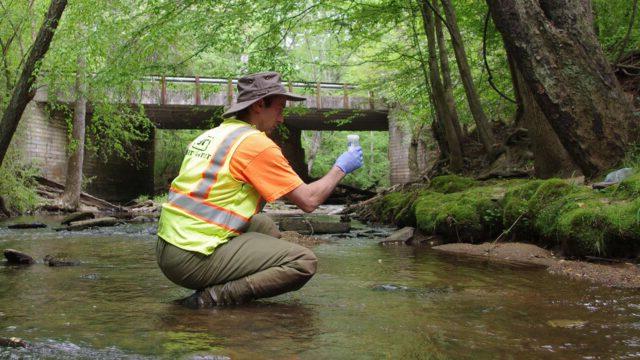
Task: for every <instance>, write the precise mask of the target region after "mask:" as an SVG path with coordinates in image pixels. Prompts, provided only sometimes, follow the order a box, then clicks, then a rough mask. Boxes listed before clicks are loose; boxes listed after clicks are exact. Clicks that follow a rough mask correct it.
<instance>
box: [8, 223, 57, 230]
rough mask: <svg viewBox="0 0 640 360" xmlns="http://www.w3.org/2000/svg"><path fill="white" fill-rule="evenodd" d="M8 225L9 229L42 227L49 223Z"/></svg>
mask: <svg viewBox="0 0 640 360" xmlns="http://www.w3.org/2000/svg"><path fill="white" fill-rule="evenodd" d="M7 227H8V228H9V229H41V228H46V227H47V225H46V224H43V223H39V222H36V223H23V224H11V225H9V226H7Z"/></svg>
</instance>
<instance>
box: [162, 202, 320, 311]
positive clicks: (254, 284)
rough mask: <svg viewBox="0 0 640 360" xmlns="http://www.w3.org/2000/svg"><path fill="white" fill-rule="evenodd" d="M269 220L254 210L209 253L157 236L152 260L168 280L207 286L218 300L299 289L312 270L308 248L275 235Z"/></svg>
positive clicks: (239, 300)
mask: <svg viewBox="0 0 640 360" xmlns="http://www.w3.org/2000/svg"><path fill="white" fill-rule="evenodd" d="M273 235H275V236H279V231H278V229H277V228H276V226H275V224H274V222H273V220H271V219H270V218H269V217H268V216H266V215H263V214H257V215H254V216H253V217H252V218H251V223H250V225H249V228H248V229H247V232H245V233H244V234H242V235H240V236H237V237H235V238H233V239H231V240H229V242H227V243H225V244H223V245H220V246H219V247H218V248H217V249H216V250H215V251H214V252H213V254H211V255H208V256H207V255H203V254H200V253H197V252H192V251H187V250H183V249H181V248H179V247H177V246H174V245H172V244H169V243H167V242H166V241H164V240H163V239H162V238H160V237H158V244H157V246H156V259H157V261H158V265H159V266H160V269H161V270H162V272H163V273H164V274H165V276H166V277H167V278H169V280H171V281H173V282H174V283H176V284H178V285H180V286H184V287H186V288H189V289H194V290H200V289H204V290H207V291H209V293H210V294H211V296H212V298H213V299H214V300H215V301H216V303H218V304H237V303H242V302H246V301H249V300H252V299H257V298H265V297H271V296H276V295H279V294H282V293H285V292H289V291H293V290H298V289H300V288H301V287H302V286H303V285H304V284H305V283H306V282H307V281H309V279H311V277H312V276H313V274H315V272H316V263H317V259H316V256H315V255H314V254H313V252H311V250H309V249H307V248H305V247H303V246H300V245H297V244H293V243H291V242H288V241H285V240H280V239H278V238H276V237H274V236H273Z"/></svg>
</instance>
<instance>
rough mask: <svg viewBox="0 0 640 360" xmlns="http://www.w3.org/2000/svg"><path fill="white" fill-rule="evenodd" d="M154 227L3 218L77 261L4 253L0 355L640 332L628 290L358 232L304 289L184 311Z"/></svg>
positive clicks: (605, 346)
mask: <svg viewBox="0 0 640 360" xmlns="http://www.w3.org/2000/svg"><path fill="white" fill-rule="evenodd" d="M56 221H59V220H56ZM50 222H51V223H55V221H54V220H51V221H50ZM152 228H153V226H152V225H148V224H144V225H136V226H129V225H128V226H122V227H116V228H112V229H110V230H106V229H101V230H99V231H93V230H92V231H83V232H77V233H57V232H54V231H52V230H51V229H35V230H33V231H31V230H29V231H14V230H7V229H6V228H4V227H3V225H2V223H1V222H0V249H2V248H16V249H18V250H22V251H24V252H26V253H28V254H30V255H32V256H33V257H34V258H36V259H38V260H41V259H42V258H43V257H44V256H45V255H47V254H52V255H56V254H62V253H63V254H64V256H65V257H68V258H71V259H77V260H80V261H81V264H80V266H74V267H66V268H50V267H48V266H45V265H43V264H42V263H40V264H36V265H33V266H30V267H10V266H0V337H11V336H17V337H22V338H24V339H25V340H27V341H28V342H30V343H31V344H32V347H31V348H30V349H27V350H11V349H0V359H3V358H34V359H39V358H47V357H48V358H56V359H58V358H73V359H76V358H82V359H94V358H97V359H110V358H118V359H120V358H144V357H151V358H157V357H160V358H172V359H173V358H182V357H186V358H193V357H198V356H201V357H205V356H208V357H209V358H215V357H216V356H226V357H231V358H240V359H244V358H250V359H259V358H269V359H270V358H303V359H327V358H336V359H343V358H348V359H352V358H354V359H355V358H364V359H369V358H374V359H377V358H403V359H404V358H414V359H421V358H470V357H471V358H496V357H498V358H547V357H553V358H581V357H587V358H588V357H594V358H618V357H625V356H632V355H633V354H634V353H636V352H637V349H638V348H639V347H638V345H639V344H640V340H639V339H640V325H638V324H640V294H639V293H638V292H637V291H630V290H618V289H606V288H602V287H598V286H594V285H593V284H589V283H582V282H576V281H570V280H567V279H565V278H561V277H555V276H551V275H548V274H547V273H546V272H545V271H543V270H540V269H536V268H521V267H518V266H502V265H496V264H492V263H487V262H484V261H477V260H469V259H467V258H457V257H455V256H454V257H451V256H444V255H441V254H438V253H434V252H433V251H429V250H427V249H414V248H408V247H395V248H394V247H381V246H378V245H377V239H372V238H365V237H356V238H345V239H342V238H341V239H337V238H329V239H328V243H326V244H323V245H319V246H317V247H316V248H315V249H314V251H315V253H316V254H317V255H318V257H319V259H320V261H319V268H318V273H317V275H316V276H315V277H314V278H313V279H312V280H311V281H310V282H309V283H308V284H307V285H306V286H305V287H303V288H302V289H301V290H300V291H297V292H294V293H289V294H285V295H283V296H278V297H276V298H273V299H268V301H263V302H256V303H253V304H250V305H247V306H242V307H230V308H215V309H203V310H198V311H193V310H191V309H186V308H182V307H180V306H178V305H173V304H172V303H171V301H172V300H175V299H178V298H181V297H184V296H186V295H188V294H189V291H187V290H185V289H181V288H179V287H177V286H176V285H174V284H172V283H171V282H169V281H168V280H167V279H166V278H165V277H164V276H163V275H162V273H161V272H160V270H159V269H158V268H157V265H156V263H155V258H154V247H155V237H154V236H153V235H150V234H149V230H150V229H152ZM385 285H389V286H385Z"/></svg>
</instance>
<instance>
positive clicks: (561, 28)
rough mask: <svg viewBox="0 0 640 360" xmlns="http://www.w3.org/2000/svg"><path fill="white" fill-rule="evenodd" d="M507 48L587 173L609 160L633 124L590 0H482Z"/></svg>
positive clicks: (614, 159) (618, 153)
mask: <svg viewBox="0 0 640 360" xmlns="http://www.w3.org/2000/svg"><path fill="white" fill-rule="evenodd" d="M487 4H488V5H489V8H490V10H491V15H492V17H493V20H494V22H495V24H496V27H497V28H498V30H499V31H500V33H502V36H503V38H504V41H505V46H506V48H507V51H508V52H509V53H510V54H511V56H513V58H514V60H515V64H516V66H517V68H518V70H519V71H520V72H521V74H522V75H523V77H524V80H525V82H526V84H527V85H528V87H529V89H530V90H531V93H532V94H533V96H534V98H535V100H536V102H537V103H538V105H539V106H540V109H541V110H542V112H543V113H544V115H545V116H546V118H547V119H548V121H549V123H550V125H551V127H552V128H553V129H554V131H555V133H556V134H557V135H558V138H559V139H560V142H561V143H562V144H563V146H564V148H565V149H566V150H567V152H568V153H569V155H570V156H571V158H572V160H573V161H574V162H575V164H577V165H578V166H579V167H580V169H581V170H582V171H583V173H584V174H585V175H586V176H588V177H593V176H596V175H597V174H599V173H601V172H603V171H605V170H607V169H611V168H614V167H615V166H617V165H619V163H620V161H621V160H622V159H623V157H624V155H625V150H626V145H627V144H628V143H629V141H630V140H631V141H632V140H636V139H630V136H629V135H628V134H629V131H632V130H634V131H635V129H634V126H635V125H634V124H636V123H637V121H638V120H637V118H635V117H634V115H633V112H632V107H631V103H630V101H629V99H628V98H627V97H626V95H625V94H624V93H623V91H622V89H621V88H620V85H619V84H618V81H617V80H616V78H615V76H614V75H613V72H612V71H611V68H610V66H609V63H608V62H607V60H606V58H605V56H604V53H603V51H602V48H601V46H600V44H599V42H598V40H597V38H596V36H595V33H594V30H593V11H592V7H591V2H590V1H589V0H562V1H560V0H519V1H512V0H487Z"/></svg>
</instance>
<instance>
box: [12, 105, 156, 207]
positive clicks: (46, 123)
mask: <svg viewBox="0 0 640 360" xmlns="http://www.w3.org/2000/svg"><path fill="white" fill-rule="evenodd" d="M87 121H88V122H90V121H91V115H90V114H88V119H87ZM152 140H153V139H151V140H150V141H147V142H145V143H142V144H136V145H137V146H136V147H135V149H132V150H131V151H130V153H129V155H130V157H131V158H132V159H135V160H136V161H135V163H132V162H130V161H127V160H124V159H121V158H118V157H117V156H115V155H114V156H111V157H109V158H108V159H107V160H106V162H104V161H103V160H102V159H99V158H98V157H97V156H95V154H93V153H91V151H90V150H87V151H86V152H85V160H84V166H83V170H84V176H85V177H86V178H92V180H91V182H90V183H89V184H88V186H87V187H86V189H85V191H87V192H89V193H90V194H93V195H95V196H98V197H102V198H104V199H106V200H109V201H116V202H123V201H128V200H131V199H132V198H135V197H136V196H138V195H139V194H145V193H151V192H152V191H153V189H152V184H153V171H152V169H153V161H152V160H151V159H152V157H150V156H151V154H152V153H153V141H152ZM67 142H68V141H67V125H66V122H65V120H64V115H63V114H62V113H56V114H54V115H53V116H50V115H49V113H48V112H47V111H46V109H45V104H44V103H40V102H33V101H32V102H31V103H29V104H28V105H27V108H26V110H25V112H24V114H23V116H22V119H21V120H20V125H19V126H18V131H17V132H16V134H15V136H14V139H13V140H12V143H11V146H12V148H14V149H15V150H16V151H17V152H18V153H19V155H20V158H21V159H22V160H23V161H24V162H26V163H31V164H33V165H35V166H37V167H38V168H39V169H40V173H41V176H43V177H45V178H47V179H50V180H53V181H56V182H59V183H62V184H64V182H65V179H66V171H67V155H66V151H67Z"/></svg>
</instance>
